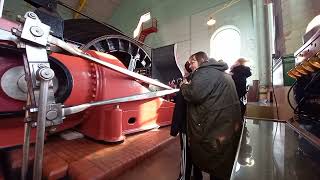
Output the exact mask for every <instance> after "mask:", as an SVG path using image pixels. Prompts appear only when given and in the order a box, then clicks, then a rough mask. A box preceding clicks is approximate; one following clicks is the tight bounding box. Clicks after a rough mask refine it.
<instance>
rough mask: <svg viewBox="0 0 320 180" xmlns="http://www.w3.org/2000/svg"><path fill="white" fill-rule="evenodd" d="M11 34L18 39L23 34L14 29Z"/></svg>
mask: <svg viewBox="0 0 320 180" xmlns="http://www.w3.org/2000/svg"><path fill="white" fill-rule="evenodd" d="M11 33H12V34H13V35H15V36H17V37H20V36H21V33H22V32H21V31H20V30H19V29H17V28H12V29H11Z"/></svg>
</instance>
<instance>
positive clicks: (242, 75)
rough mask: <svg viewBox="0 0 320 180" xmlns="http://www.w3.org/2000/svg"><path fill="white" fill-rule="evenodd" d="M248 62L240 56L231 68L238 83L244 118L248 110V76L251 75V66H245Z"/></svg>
mask: <svg viewBox="0 0 320 180" xmlns="http://www.w3.org/2000/svg"><path fill="white" fill-rule="evenodd" d="M246 62H248V61H247V60H246V59H244V58H239V59H238V60H237V61H236V62H235V64H234V65H233V66H232V67H231V68H230V72H231V74H232V79H233V80H234V83H235V85H236V89H237V93H238V98H239V101H240V107H241V115H242V118H243V117H244V114H245V112H246V109H247V108H246V94H247V78H248V77H250V76H251V75H252V74H251V70H250V68H249V67H247V66H245V63H246Z"/></svg>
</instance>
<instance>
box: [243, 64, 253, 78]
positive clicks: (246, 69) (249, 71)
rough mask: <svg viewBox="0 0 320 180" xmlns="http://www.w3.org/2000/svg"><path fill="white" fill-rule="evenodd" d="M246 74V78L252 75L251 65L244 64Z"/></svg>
mask: <svg viewBox="0 0 320 180" xmlns="http://www.w3.org/2000/svg"><path fill="white" fill-rule="evenodd" d="M244 69H245V70H244V75H245V77H246V78H248V77H250V76H251V75H252V73H251V70H250V68H249V67H246V66H244Z"/></svg>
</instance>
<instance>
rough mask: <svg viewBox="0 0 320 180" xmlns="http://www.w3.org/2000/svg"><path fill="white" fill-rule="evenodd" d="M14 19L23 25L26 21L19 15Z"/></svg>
mask: <svg viewBox="0 0 320 180" xmlns="http://www.w3.org/2000/svg"><path fill="white" fill-rule="evenodd" d="M16 19H17V21H18V22H20V23H24V22H25V21H26V19H25V18H24V17H22V16H20V15H18V16H17V18H16Z"/></svg>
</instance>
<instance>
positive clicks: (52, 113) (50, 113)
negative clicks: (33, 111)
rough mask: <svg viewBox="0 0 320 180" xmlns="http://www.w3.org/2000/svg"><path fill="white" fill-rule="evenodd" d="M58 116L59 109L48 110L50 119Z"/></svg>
mask: <svg viewBox="0 0 320 180" xmlns="http://www.w3.org/2000/svg"><path fill="white" fill-rule="evenodd" d="M57 117H58V112H57V111H54V110H51V111H48V112H47V119H48V120H51V121H52V120H54V119H56V118H57Z"/></svg>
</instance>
